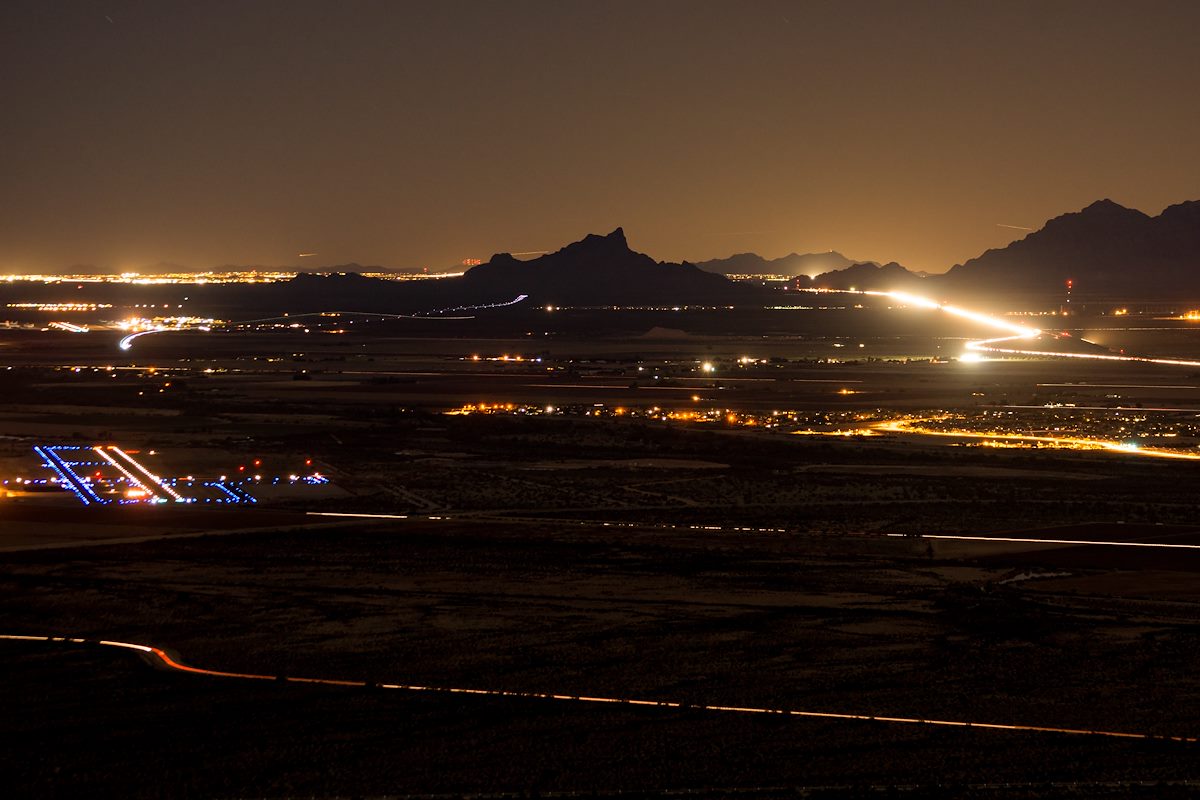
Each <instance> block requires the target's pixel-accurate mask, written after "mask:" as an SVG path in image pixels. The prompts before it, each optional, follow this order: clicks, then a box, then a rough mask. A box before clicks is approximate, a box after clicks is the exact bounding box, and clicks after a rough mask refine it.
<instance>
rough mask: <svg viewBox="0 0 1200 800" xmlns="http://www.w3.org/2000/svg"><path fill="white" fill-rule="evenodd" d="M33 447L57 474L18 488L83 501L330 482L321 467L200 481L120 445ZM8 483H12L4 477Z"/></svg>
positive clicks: (187, 497)
mask: <svg viewBox="0 0 1200 800" xmlns="http://www.w3.org/2000/svg"><path fill="white" fill-rule="evenodd" d="M33 450H34V452H35V453H37V455H38V456H39V457H40V458H41V459H42V465H43V466H44V467H45V468H47V469H49V470H51V471H52V472H53V473H54V477H52V478H50V479H49V480H44V479H36V480H29V479H19V478H18V479H17V480H16V481H15V482H14V483H13V484H12V485H13V486H14V488H18V489H25V488H26V487H36V488H44V487H48V486H52V485H53V486H58V487H60V488H62V489H65V490H68V491H70V492H72V493H73V494H74V495H75V497H76V498H77V499H78V500H79V501H80V502H81V503H83V504H84V505H85V506H106V505H114V504H115V505H139V504H140V505H147V504H150V505H157V504H162V503H186V504H190V503H198V504H209V503H215V504H252V503H257V502H258V499H257V498H256V497H255V496H254V495H253V494H252V493H251V491H252V490H253V489H254V488H255V487H259V486H277V485H280V484H290V485H304V486H321V485H324V484H327V483H329V478H328V477H326V476H325V475H322V474H321V473H320V472H312V473H309V474H305V475H301V474H297V473H292V474H289V475H286V476H272V477H267V476H264V475H261V474H258V475H247V476H245V477H243V478H239V479H236V480H229V479H226V477H225V476H221V478H220V480H198V479H196V478H194V477H192V476H188V477H182V478H181V477H170V478H164V477H160V476H159V475H157V474H155V473H154V472H152V471H151V470H150V469H149V468H147V467H146V465H145V464H143V463H142V462H141V461H139V460H138V459H137V458H135V457H134V456H133V455H132V454H131V453H129V452H128V451H127V450H124V449H122V448H120V447H117V446H116V445H94V446H84V445H66V444H56V445H37V446H36V447H34V448H33ZM151 455H153V452H152V453H151ZM4 485H6V486H7V485H10V484H9V482H8V481H5V482H4Z"/></svg>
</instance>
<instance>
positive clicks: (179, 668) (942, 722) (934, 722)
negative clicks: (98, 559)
mask: <svg viewBox="0 0 1200 800" xmlns="http://www.w3.org/2000/svg"><path fill="white" fill-rule="evenodd" d="M0 639H2V640H8V641H17V642H46V643H58V644H68V645H78V646H89V645H91V646H100V647H109V648H115V649H119V650H127V651H131V652H134V653H137V654H138V655H140V656H141V657H143V658H144V659H146V660H147V661H149V662H150V663H151V664H152V665H154V666H156V667H159V668H160V669H165V670H170V671H173V672H187V673H190V674H192V675H203V676H206V677H210V678H235V679H239V680H248V681H273V682H280V683H302V684H318V685H321V686H342V687H354V688H370V689H396V690H400V691H405V692H427V693H435V694H462V695H477V696H485V697H512V698H518V699H524V700H556V701H562V702H568V703H588V704H599V705H618V706H649V707H652V708H661V709H671V710H676V711H706V712H718V713H730V714H764V715H772V716H783V717H805V718H809V719H827V720H848V721H860V722H879V723H889V724H899V725H928V726H937V727H950V728H982V729H984V730H996V731H1015V732H1022V733H1052V734H1053V733H1057V734H1067V735H1073V736H1096V737H1108V738H1116V739H1138V740H1157V741H1167V742H1187V743H1196V742H1200V738H1197V737H1194V736H1162V735H1157V734H1153V733H1131V732H1127V731H1104V730H1092V729H1087V728H1059V727H1054V726H1048V725H1014V724H1007V723H996V722H967V721H962V720H946V719H927V718H922V717H891V716H882V715H878V714H850V713H844V712H834V711H802V710H798V709H787V708H765V707H758V706H725V705H709V704H703V703H682V702H677V701H673V700H642V699H636V698H626V697H601V696H592V695H573V694H552V693H550V692H520V691H510V690H507V689H475V688H461V687H450V686H424V685H420V684H405V683H370V682H367V681H346V680H338V679H335V678H299V677H292V676H283V675H260V674H256V673H250V672H226V671H224V670H213V669H205V668H203V667H193V666H191V665H188V664H185V663H183V662H182V661H179V660H178V659H176V658H174V657H173V656H171V655H170V654H169V653H167V652H166V651H165V650H163V649H162V648H159V647H154V646H152V645H147V644H137V643H134V642H117V641H109V640H103V639H102V640H99V641H91V640H88V639H79V638H72V637H64V636H27V635H18V634H0Z"/></svg>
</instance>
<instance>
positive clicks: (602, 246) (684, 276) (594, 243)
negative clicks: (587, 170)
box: [462, 228, 761, 305]
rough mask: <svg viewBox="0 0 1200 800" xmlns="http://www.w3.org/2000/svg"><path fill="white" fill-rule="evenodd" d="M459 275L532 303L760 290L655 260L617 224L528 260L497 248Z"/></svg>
mask: <svg viewBox="0 0 1200 800" xmlns="http://www.w3.org/2000/svg"><path fill="white" fill-rule="evenodd" d="M462 280H463V282H464V284H465V286H466V287H468V288H469V291H470V293H471V295H472V296H480V295H484V294H486V295H489V296H493V297H499V296H511V295H513V294H518V293H519V294H528V295H529V296H530V299H531V300H533V301H535V302H537V303H554V304H558V303H561V304H564V305H611V304H623V305H633V304H641V305H659V304H665V305H680V304H685V303H693V304H710V305H714V304H715V305H720V304H726V303H733V302H735V301H738V300H746V299H749V298H752V297H757V296H759V295H760V294H761V291H760V290H758V289H756V288H754V287H750V286H745V285H738V284H736V283H733V282H732V281H730V280H728V279H727V278H724V277H722V276H721V275H715V274H713V273H711V272H705V271H704V270H702V269H700V268H699V267H698V266H696V265H694V264H688V263H686V262H685V263H683V264H672V263H669V262H662V261H655V260H654V259H652V258H651V257H650V256H648V255H645V254H644V253H638V252H635V251H633V250H631V249H629V244H628V243H627V242H626V241H625V232H624V231H623V230H622V229H620V228H617V229H616V230H615V231H613V232H612V233H610V234H608V235H607V236H597V235H596V234H589V235H588V236H587V237H585V238H584V239H583V240H581V241H578V242H575V243H574V244H569V245H567V246H566V247H564V248H562V249H561V250H558V251H556V252H554V253H549V254H547V255H544V256H540V257H538V258H535V259H533V260H531V261H518V260H517V259H516V258H514V257H513V256H511V255H509V254H508V253H498V254H496V255H494V256H492V257H491V259H490V260H489V261H488V262H487V263H486V264H480V265H479V266H477V267H473V268H471V269H470V270H468V271H467V274H466V275H465V276H464V277H463V278H462Z"/></svg>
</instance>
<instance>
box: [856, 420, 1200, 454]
mask: <svg viewBox="0 0 1200 800" xmlns="http://www.w3.org/2000/svg"><path fill="white" fill-rule="evenodd" d="M928 421H930V420H903V419H894V420H888V421H887V422H878V423H876V424H874V425H872V426H871V427H870V429H871V430H874V431H883V432H885V433H906V434H911V435H917V436H944V437H948V438H951V439H986V440H988V441H1003V442H1029V443H1031V444H1049V445H1054V446H1056V447H1062V448H1066V449H1072V450H1103V451H1106V452H1110V453H1124V454H1126V455H1132V456H1147V457H1149V458H1173V459H1176V460H1180V461H1200V454H1197V453H1182V452H1179V451H1177V450H1161V449H1158V448H1155V447H1138V446H1137V445H1133V444H1124V443H1122V442H1113V441H1109V440H1107V439H1084V438H1080V437H1077V436H1044V435H1039V434H1033V433H998V432H992V433H985V432H979V431H967V430H949V431H943V430H938V429H936V428H922V427H919V426H918V425H919V423H920V422H928Z"/></svg>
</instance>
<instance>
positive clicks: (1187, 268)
mask: <svg viewBox="0 0 1200 800" xmlns="http://www.w3.org/2000/svg"><path fill="white" fill-rule="evenodd" d="M1068 280H1071V281H1073V282H1074V285H1075V290H1076V291H1077V292H1081V293H1085V294H1111V295H1121V296H1127V297H1131V298H1144V297H1163V296H1166V295H1187V296H1188V297H1200V200H1190V201H1187V202H1184V203H1179V204H1177V205H1173V206H1170V207H1168V208H1166V209H1165V210H1164V211H1163V212H1162V213H1161V214H1159V215H1158V216H1157V217H1151V216H1149V215H1148V214H1145V213H1143V212H1141V211H1138V210H1136V209H1131V208H1126V207H1125V206H1122V205H1120V204H1119V203H1115V202H1113V201H1112V200H1107V199H1106V200H1098V201H1096V202H1095V203H1092V204H1091V205H1089V206H1087V207H1086V208H1084V209H1082V210H1080V211H1076V212H1073V213H1069V214H1063V215H1061V216H1058V217H1055V218H1054V219H1052V220H1050V221H1049V222H1047V223H1046V224H1045V225H1044V226H1043V227H1042V228H1041V229H1040V230H1038V231H1035V232H1033V233H1031V234H1029V235H1028V236H1026V237H1024V238H1023V239H1020V240H1019V241H1016V242H1013V243H1012V244H1010V245H1008V246H1007V247H1003V248H998V249H994V250H988V251H987V252H985V253H983V254H982V255H981V256H979V257H977V258H973V259H971V260H969V261H966V262H964V263H963V264H958V265H956V266H954V267H952V268H951V269H950V270H949V271H948V272H946V274H945V275H944V276H942V277H941V278H940V279H939V281H938V283H939V284H940V285H941V286H942V287H944V288H945V289H946V290H948V291H971V292H1005V291H1023V292H1029V293H1044V292H1061V291H1062V289H1063V287H1064V284H1065V282H1066V281H1068Z"/></svg>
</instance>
